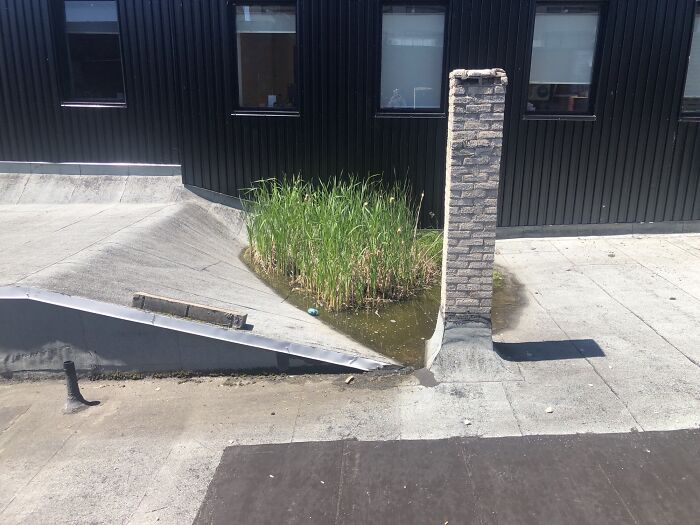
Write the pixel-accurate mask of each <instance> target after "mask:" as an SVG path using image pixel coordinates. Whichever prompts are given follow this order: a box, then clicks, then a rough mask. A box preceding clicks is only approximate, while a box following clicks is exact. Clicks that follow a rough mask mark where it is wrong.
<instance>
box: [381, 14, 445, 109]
mask: <svg viewBox="0 0 700 525" xmlns="http://www.w3.org/2000/svg"><path fill="white" fill-rule="evenodd" d="M450 4H451V2H450V0H414V1H411V0H377V1H376V9H375V17H376V18H375V19H376V20H377V21H378V22H377V26H378V29H377V30H376V31H375V41H374V46H375V49H377V50H378V52H377V58H376V59H375V79H376V85H375V87H374V93H375V96H374V116H375V117H377V118H402V117H424V118H429V117H437V118H443V117H445V116H447V109H446V106H447V85H448V83H447V68H448V64H449V62H448V55H449V53H448V43H449V41H450V40H449V28H450ZM389 5H395V6H439V7H443V8H444V9H445V25H444V28H443V35H442V36H443V42H442V74H441V75H440V107H437V108H383V107H382V58H383V56H382V50H383V46H382V32H383V30H384V6H389Z"/></svg>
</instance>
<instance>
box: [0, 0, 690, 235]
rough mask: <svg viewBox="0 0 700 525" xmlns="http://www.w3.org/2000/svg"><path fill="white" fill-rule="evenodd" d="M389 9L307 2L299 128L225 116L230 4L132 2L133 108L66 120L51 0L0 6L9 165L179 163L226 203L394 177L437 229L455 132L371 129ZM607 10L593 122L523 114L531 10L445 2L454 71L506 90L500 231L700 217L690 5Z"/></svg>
mask: <svg viewBox="0 0 700 525" xmlns="http://www.w3.org/2000/svg"><path fill="white" fill-rule="evenodd" d="M378 2H379V0H299V3H298V5H299V13H298V16H299V17H300V33H299V35H298V42H299V45H300V51H301V63H300V78H299V84H300V86H299V87H300V97H301V98H300V107H301V114H300V116H297V117H267V116H240V115H239V116H231V115H230V113H231V112H232V111H233V108H234V102H235V101H234V100H233V93H234V89H232V88H233V82H234V81H235V79H234V78H233V71H234V70H235V63H234V57H233V56H231V55H230V53H231V50H232V46H231V38H232V37H233V35H232V34H231V27H230V19H229V7H228V6H227V2H226V1H225V0H120V13H121V16H122V29H123V34H122V37H123V41H124V43H123V46H124V61H125V64H124V65H125V70H126V82H127V99H128V108H127V109H126V110H120V109H100V110H94V109H75V108H60V107H59V104H58V102H59V100H58V86H57V75H56V74H55V71H54V67H55V66H54V59H53V56H52V48H53V46H52V42H51V39H50V35H49V29H50V23H49V15H48V0H0V44H1V45H2V49H0V96H1V97H2V98H1V100H0V119H2V123H3V125H2V126H0V159H2V160H19V161H26V160H48V161H83V162H89V161H92V162H114V161H119V162H155V163H160V162H167V163H170V162H178V161H180V160H181V161H182V164H183V177H184V181H185V182H186V183H188V184H192V185H196V186H201V187H203V188H207V189H210V190H214V191H218V192H222V193H227V194H231V195H237V194H238V193H239V192H240V190H242V189H244V188H246V187H249V186H250V185H251V183H252V182H253V181H254V180H256V179H259V178H264V177H281V176H282V175H283V174H293V173H294V174H296V173H300V174H302V175H303V176H304V177H307V178H327V177H330V176H333V175H338V174H341V173H355V174H358V175H361V176H365V175H367V174H371V173H382V174H383V175H384V176H385V177H386V178H388V179H393V178H400V179H408V180H409V181H410V182H411V183H412V185H413V186H414V188H415V189H416V192H417V193H420V192H421V191H424V192H425V201H424V205H423V209H424V218H425V221H426V223H427V224H430V223H434V221H435V220H440V219H441V217H442V197H443V195H442V192H443V184H444V154H445V135H446V118H445V117H441V118H434V117H427V116H423V117H395V118H385V117H377V116H376V115H375V102H376V94H377V92H378V89H379V78H378V69H377V67H376V66H377V61H378V59H379V57H378V53H379V48H378V47H377V36H378V32H379V29H380V18H379V10H378V5H379V4H378ZM603 5H604V6H605V15H606V18H605V25H604V27H603V30H602V33H601V34H600V38H602V39H603V45H602V53H601V61H600V66H599V75H598V77H599V82H598V86H597V100H596V107H595V114H596V119H595V121H580V120H579V121H574V120H562V121H553V120H524V119H523V116H522V107H523V97H524V96H525V93H526V88H527V78H526V72H527V70H528V67H527V66H528V61H529V46H530V34H531V30H532V23H533V8H534V1H533V0H522V1H520V0H451V1H449V16H448V18H449V21H448V22H449V23H448V26H449V29H448V36H449V39H448V48H447V53H448V62H449V69H455V68H483V67H503V68H504V69H505V70H506V71H507V73H508V76H509V79H510V85H509V91H508V96H507V109H506V123H505V125H506V126H505V127H506V129H505V138H504V155H503V168H502V178H501V190H500V197H501V198H500V203H499V224H500V225H502V226H526V225H544V224H576V223H584V224H585V223H606V222H637V221H660V220H692V219H695V220H697V219H700V184H698V179H699V177H700V133H699V131H698V126H700V123H696V122H680V121H679V108H680V102H681V97H682V92H683V81H684V78H685V68H686V65H687V57H688V52H689V49H690V36H691V32H692V20H693V5H694V2H693V0H608V1H606V2H603ZM173 57H175V59H174V58H173ZM178 123H180V124H181V130H182V133H181V136H180V137H178V133H177V131H178V125H177V124H178ZM178 145H179V146H180V148H179V149H180V150H181V152H180V153H178ZM430 213H432V214H434V217H435V218H434V219H431V215H430Z"/></svg>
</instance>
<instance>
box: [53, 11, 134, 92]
mask: <svg viewBox="0 0 700 525" xmlns="http://www.w3.org/2000/svg"><path fill="white" fill-rule="evenodd" d="M64 6H65V31H66V46H67V54H68V63H67V68H68V72H67V75H66V84H67V86H66V97H67V99H68V101H71V102H124V101H125V97H124V77H123V73H122V57H121V45H120V40H119V17H118V14H117V2H116V0H94V1H74V0H65V3H64Z"/></svg>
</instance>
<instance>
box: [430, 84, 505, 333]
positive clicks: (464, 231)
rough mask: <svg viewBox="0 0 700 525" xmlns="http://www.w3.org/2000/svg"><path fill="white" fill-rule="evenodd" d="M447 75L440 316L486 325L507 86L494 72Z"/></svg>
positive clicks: (491, 283) (488, 313) (491, 275)
mask: <svg viewBox="0 0 700 525" xmlns="http://www.w3.org/2000/svg"><path fill="white" fill-rule="evenodd" d="M480 75H481V76H473V74H472V73H468V72H465V71H458V72H453V73H452V74H451V75H450V92H449V93H450V96H449V105H450V115H449V124H448V134H447V155H448V162H447V176H446V181H445V188H446V191H447V192H448V194H447V195H446V197H445V201H446V203H447V205H446V210H445V237H446V242H445V254H444V259H445V271H444V272H443V289H444V292H445V293H444V294H443V304H442V306H441V308H442V312H443V315H444V317H445V320H446V321H447V322H461V321H468V320H474V319H482V320H483V319H487V320H490V316H491V296H492V293H493V260H494V248H495V246H494V244H495V237H496V214H497V207H498V199H497V197H498V180H499V174H500V162H501V150H502V147H501V141H502V135H503V131H502V130H503V113H504V111H505V85H506V83H507V79H506V78H505V76H504V75H502V74H501V73H500V72H498V71H496V70H494V71H492V72H489V73H488V74H487V75H484V74H483V73H480Z"/></svg>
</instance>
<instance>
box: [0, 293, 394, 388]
mask: <svg viewBox="0 0 700 525" xmlns="http://www.w3.org/2000/svg"><path fill="white" fill-rule="evenodd" d="M0 356H2V373H3V374H5V375H11V374H14V373H18V372H53V371H57V370H60V369H61V367H62V365H63V362H64V361H66V360H72V361H74V362H75V364H76V367H77V368H78V369H79V370H83V371H91V372H110V371H143V372H176V371H181V370H186V371H195V372H205V371H212V370H250V371H262V370H278V371H287V370H294V369H298V368H305V367H314V368H319V369H323V368H326V367H328V366H329V365H330V366H336V367H342V368H351V369H356V370H373V369H377V368H381V367H382V366H384V365H385V363H383V362H381V361H377V360H374V359H371V358H366V357H362V356H360V355H353V354H350V353H344V352H339V351H336V350H329V349H325V348H317V347H312V346H308V345H303V344H298V343H292V342H285V341H278V340H274V339H270V338H267V337H263V336H260V335H256V334H254V333H252V331H249V330H230V329H224V328H220V327H218V326H214V325H209V324H205V323H199V322H195V321H190V320H187V319H179V318H176V317H169V316H166V315H160V314H155V313H151V312H146V311H143V310H138V309H135V308H128V307H124V306H120V305H115V304H110V303H104V302H100V301H93V300H90V299H84V298H81V297H71V296H68V295H63V294H58V293H55V292H47V291H43V290H35V289H31V288H20V287H5V288H0Z"/></svg>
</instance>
